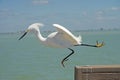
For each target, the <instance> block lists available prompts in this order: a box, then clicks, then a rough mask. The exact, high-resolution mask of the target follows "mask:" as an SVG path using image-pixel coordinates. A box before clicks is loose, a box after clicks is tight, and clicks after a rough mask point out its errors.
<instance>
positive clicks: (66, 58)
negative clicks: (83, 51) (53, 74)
mask: <svg viewBox="0 0 120 80" xmlns="http://www.w3.org/2000/svg"><path fill="white" fill-rule="evenodd" d="M68 49H69V50H70V51H72V52H71V53H70V54H69V55H68V56H66V57H65V58H64V59H63V60H62V61H61V64H62V66H63V67H65V65H64V61H67V60H68V57H70V56H71V55H72V54H73V53H74V50H73V49H71V48H68Z"/></svg>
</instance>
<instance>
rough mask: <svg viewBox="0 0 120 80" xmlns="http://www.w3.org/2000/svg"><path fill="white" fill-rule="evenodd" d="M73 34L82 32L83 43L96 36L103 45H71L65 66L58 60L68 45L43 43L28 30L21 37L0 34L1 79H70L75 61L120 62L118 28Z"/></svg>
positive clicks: (78, 62)
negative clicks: (116, 29) (73, 52)
mask: <svg viewBox="0 0 120 80" xmlns="http://www.w3.org/2000/svg"><path fill="white" fill-rule="evenodd" d="M43 34H44V33H43ZM74 34H75V35H79V34H81V35H82V39H83V42H84V43H90V44H95V42H96V40H99V41H104V42H105V46H104V47H102V48H90V47H74V48H73V49H74V50H75V51H76V52H75V54H74V55H73V56H71V57H70V59H69V60H68V61H67V62H66V63H65V66H66V68H63V67H62V66H61V64H60V61H61V60H62V59H63V58H64V57H65V56H66V55H68V54H69V53H70V51H69V50H68V49H58V48H49V47H46V46H44V45H42V44H41V43H40V42H39V41H38V40H37V38H36V37H35V36H34V35H30V34H29V35H27V36H26V37H25V38H24V39H22V40H21V41H19V40H18V38H19V37H20V36H21V35H20V34H1V35H0V80H73V79H74V66H76V65H79V66H83V65H111V64H120V31H98V32H77V33H74ZM44 35H46V34H44Z"/></svg>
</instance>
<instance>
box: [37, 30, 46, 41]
mask: <svg viewBox="0 0 120 80" xmlns="http://www.w3.org/2000/svg"><path fill="white" fill-rule="evenodd" d="M36 36H37V38H38V39H39V40H40V41H41V42H45V40H46V38H44V37H43V36H42V35H41V33H40V30H37V31H36Z"/></svg>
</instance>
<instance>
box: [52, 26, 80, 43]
mask: <svg viewBox="0 0 120 80" xmlns="http://www.w3.org/2000/svg"><path fill="white" fill-rule="evenodd" d="M53 26H54V27H55V28H56V29H57V31H58V33H60V34H61V35H62V37H63V38H64V39H66V40H68V41H69V42H71V43H72V44H73V45H77V44H79V43H80V42H81V36H79V37H76V36H74V35H73V34H72V33H71V32H70V31H69V30H67V29H66V28H65V27H63V26H61V25H59V24H53Z"/></svg>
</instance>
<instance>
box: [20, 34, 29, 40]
mask: <svg viewBox="0 0 120 80" xmlns="http://www.w3.org/2000/svg"><path fill="white" fill-rule="evenodd" d="M26 34H27V32H25V33H24V34H23V35H22V36H21V37H20V38H19V40H21V39H22V38H23V37H24V36H25V35H26Z"/></svg>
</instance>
